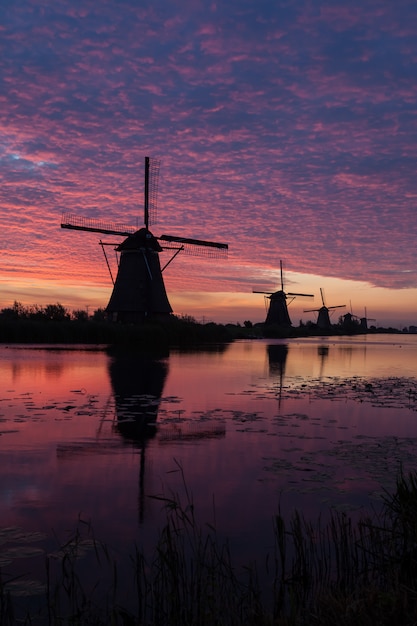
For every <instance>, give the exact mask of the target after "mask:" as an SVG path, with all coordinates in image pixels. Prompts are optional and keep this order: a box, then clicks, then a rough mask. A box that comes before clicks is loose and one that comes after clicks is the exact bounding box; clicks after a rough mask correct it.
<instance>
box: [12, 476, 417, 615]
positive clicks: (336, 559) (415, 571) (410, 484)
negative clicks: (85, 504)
mask: <svg viewBox="0 0 417 626" xmlns="http://www.w3.org/2000/svg"><path fill="white" fill-rule="evenodd" d="M184 484H185V483H184ZM158 499H159V500H160V502H161V505H162V506H163V509H164V511H165V520H164V525H163V527H162V529H161V531H160V533H159V535H158V538H157V541H156V544H155V545H154V546H153V547H152V548H151V549H144V548H141V547H139V546H134V549H133V552H132V554H131V555H130V566H131V576H130V578H129V580H128V581H126V580H125V578H123V581H122V580H121V577H120V573H119V569H118V565H117V561H116V559H115V558H114V555H112V553H111V550H110V549H109V548H108V547H106V546H105V545H103V544H101V543H100V542H99V541H97V540H96V539H95V538H94V536H92V529H91V527H90V526H89V525H86V524H84V523H81V526H80V528H78V529H77V531H76V532H75V534H74V536H73V537H72V538H71V540H70V541H68V542H66V543H65V544H64V545H63V546H62V547H61V549H60V550H59V551H58V552H57V553H55V554H54V555H49V556H48V558H47V561H46V585H45V596H44V604H43V606H42V607H41V608H40V609H39V610H38V611H37V612H32V613H29V612H28V611H26V612H22V610H21V607H19V606H18V604H17V603H16V602H14V603H13V602H12V598H11V595H10V592H9V590H8V583H9V581H8V580H6V579H5V577H4V576H2V577H0V623H1V625H3V624H4V625H7V626H9V625H11V624H18V623H22V624H46V625H54V626H55V625H58V624H59V625H62V626H64V625H70V624H71V625H74V624H79V625H81V624H94V625H96V626H98V625H107V624H109V625H115V626H118V625H122V626H133V625H135V626H162V625H164V626H177V625H180V624H181V626H188V625H190V626H191V625H193V626H194V625H196V624H198V625H199V626H206V625H207V626H209V625H210V626H212V624H216V625H219V626H223V625H224V626H226V625H227V626H229V625H230V626H234V625H236V626H237V625H239V626H245V625H248V626H252V625H253V626H303V625H306V626H307V624H308V625H310V626H315V625H320V626H330V625H332V626H333V625H334V624H335V623H337V624H338V625H341V626H357V625H358V624H359V625H361V626H368V625H369V626H371V625H373V624H378V625H382V626H384V625H385V624H386V625H388V624H393V623H395V624H399V625H401V624H404V625H406V624H412V623H416V621H417V476H416V475H411V474H410V475H408V476H404V475H403V474H401V475H400V476H399V478H398V480H397V487H396V491H395V493H394V494H392V495H390V494H388V493H387V494H385V497H384V501H383V507H382V511H381V512H380V513H379V514H378V515H377V514H374V515H373V516H372V517H370V516H368V517H363V518H362V519H360V520H359V521H358V522H355V523H354V522H353V521H352V519H351V518H350V517H349V516H348V515H346V514H344V513H334V514H333V515H332V516H331V518H330V520H329V521H328V522H326V523H323V522H322V521H321V519H318V520H317V521H316V522H314V523H313V522H311V521H308V520H306V519H305V518H304V517H303V516H302V515H301V514H300V513H298V512H296V513H294V515H293V516H292V517H291V518H290V520H289V521H288V522H287V521H286V520H284V518H283V516H282V515H281V514H280V512H278V514H277V515H276V516H275V518H274V520H273V526H272V531H273V537H274V549H273V551H272V553H271V554H268V555H267V558H266V561H265V562H266V577H265V572H262V573H261V572H260V571H258V568H259V565H256V564H250V565H247V566H245V567H237V566H236V565H235V564H234V562H233V557H232V552H231V549H230V546H229V544H228V542H227V541H221V540H220V538H219V536H218V533H217V530H216V527H215V523H211V524H207V523H205V524H201V523H199V521H198V520H197V518H196V512H195V508H194V505H193V502H192V498H191V497H190V494H189V493H188V491H187V489H186V487H185V502H184V503H183V502H182V501H181V498H180V497H179V496H178V494H174V495H172V496H170V497H159V498H158ZM87 554H88V555H89V557H88V558H90V561H91V562H94V563H95V565H96V570H95V577H96V578H94V576H92V574H91V572H92V569H91V568H88V569H86V564H85V561H86V558H87ZM260 556H261V555H260ZM259 562H262V559H261V558H260V559H259ZM86 572H88V574H86ZM260 574H261V575H260ZM260 580H263V581H264V582H263V583H262V584H261V583H260ZM265 580H267V581H269V582H267V583H265ZM121 591H123V593H121ZM126 594H128V596H129V602H128V604H126V603H125V604H123V602H122V601H121V598H122V597H126Z"/></svg>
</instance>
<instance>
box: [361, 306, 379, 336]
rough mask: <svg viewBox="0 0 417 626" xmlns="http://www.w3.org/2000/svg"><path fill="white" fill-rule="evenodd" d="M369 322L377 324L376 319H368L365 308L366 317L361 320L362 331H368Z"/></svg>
mask: <svg viewBox="0 0 417 626" xmlns="http://www.w3.org/2000/svg"><path fill="white" fill-rule="evenodd" d="M368 322H376V319H375V318H374V317H368V316H367V314H366V307H365V317H361V318H360V325H361V328H362V330H365V331H366V330H368Z"/></svg>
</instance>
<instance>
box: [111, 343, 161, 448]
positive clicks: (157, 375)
mask: <svg viewBox="0 0 417 626" xmlns="http://www.w3.org/2000/svg"><path fill="white" fill-rule="evenodd" d="M167 356H168V355H164V356H163V355H161V356H158V357H153V356H150V355H147V354H137V353H132V352H130V351H128V352H115V353H113V354H112V355H111V358H110V361H109V375H110V381H111V386H112V389H113V394H114V402H115V410H116V420H115V429H116V430H117V431H118V432H120V434H122V435H123V436H124V437H126V438H127V439H130V440H133V441H135V442H142V440H146V439H149V438H150V437H153V436H154V435H155V433H156V429H157V425H156V421H157V418H158V409H159V404H160V401H161V397H162V393H163V390H164V385H165V381H166V378H167V375H168V361H167V359H166V357H167Z"/></svg>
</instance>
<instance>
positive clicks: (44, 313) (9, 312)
mask: <svg viewBox="0 0 417 626" xmlns="http://www.w3.org/2000/svg"><path fill="white" fill-rule="evenodd" d="M0 317H1V318H2V319H3V320H40V321H55V322H63V321H71V320H72V321H77V322H87V321H88V320H93V321H97V322H100V321H103V320H104V319H105V312H104V309H97V310H95V311H94V312H93V313H92V314H91V315H89V313H88V311H86V310H85V309H75V310H74V311H70V310H69V309H67V308H66V307H64V306H63V305H62V304H60V303H59V302H57V303H56V304H46V305H45V306H41V305H39V304H30V305H28V306H25V305H23V304H22V303H21V302H17V301H16V300H15V301H14V303H13V305H12V306H11V307H5V308H3V309H0Z"/></svg>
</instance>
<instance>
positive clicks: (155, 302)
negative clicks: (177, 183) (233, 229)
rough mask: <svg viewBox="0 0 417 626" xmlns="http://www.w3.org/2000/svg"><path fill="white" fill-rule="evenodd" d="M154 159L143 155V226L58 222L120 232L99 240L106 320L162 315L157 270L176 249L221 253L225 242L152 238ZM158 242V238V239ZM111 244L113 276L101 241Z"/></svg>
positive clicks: (165, 303)
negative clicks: (107, 287) (115, 239)
mask: <svg viewBox="0 0 417 626" xmlns="http://www.w3.org/2000/svg"><path fill="white" fill-rule="evenodd" d="M158 177H159V161H157V160H155V159H151V158H149V157H145V187H144V226H143V227H142V228H140V229H139V230H137V228H135V227H133V226H124V225H120V224H115V223H104V222H102V221H100V220H97V219H89V218H83V217H77V216H75V215H69V214H64V215H63V216H62V221H61V227H62V228H70V229H73V230H82V231H89V232H94V233H104V234H105V235H117V236H119V237H124V240H123V241H122V242H121V243H119V244H114V243H112V244H110V243H105V242H103V241H101V240H100V245H101V246H102V249H103V252H104V256H105V258H106V262H107V267H108V269H109V272H110V276H111V279H112V282H113V292H112V294H111V296H110V300H109V303H108V305H107V307H106V313H107V316H108V318H109V319H111V320H113V321H120V322H129V323H137V322H142V321H144V320H145V319H147V318H149V317H151V318H159V319H161V318H162V319H163V318H167V317H168V316H169V315H170V314H171V313H172V308H171V305H170V303H169V300H168V296H167V293H166V290H165V284H164V279H163V276H162V272H163V271H164V269H165V268H166V267H167V266H168V265H169V264H170V263H171V261H173V260H174V258H175V257H176V256H177V254H179V253H180V252H181V251H184V252H185V253H188V254H197V255H203V256H209V257H218V256H226V255H227V250H228V245H227V244H225V243H216V242H213V241H203V240H200V239H186V238H184V237H176V236H175V235H160V236H159V237H156V236H155V235H153V234H152V233H151V231H150V230H149V224H151V223H154V222H155V221H156V199H157V192H158ZM160 242H162V243H160ZM106 245H111V246H113V247H114V248H115V250H116V251H117V252H118V253H120V257H119V262H118V270H117V276H116V279H115V280H113V276H112V272H111V269H110V264H109V262H108V259H107V255H106V252H105V248H104V246H106ZM164 250H169V251H171V258H170V259H169V260H168V262H167V263H165V265H164V266H163V267H162V269H161V264H160V260H159V254H160V253H161V252H162V251H164Z"/></svg>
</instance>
